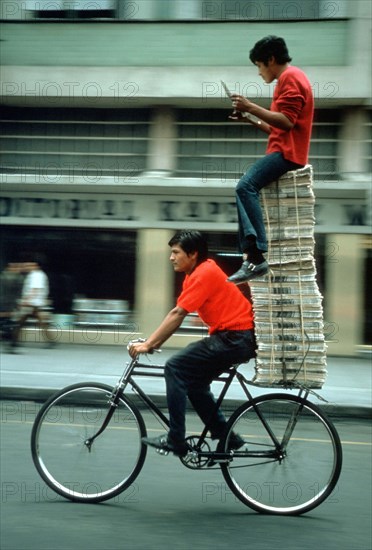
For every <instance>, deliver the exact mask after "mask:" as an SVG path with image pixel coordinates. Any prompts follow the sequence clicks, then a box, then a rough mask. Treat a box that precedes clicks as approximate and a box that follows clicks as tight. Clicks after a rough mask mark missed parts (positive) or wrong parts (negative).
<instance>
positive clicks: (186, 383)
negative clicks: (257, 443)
mask: <svg viewBox="0 0 372 550" xmlns="http://www.w3.org/2000/svg"><path fill="white" fill-rule="evenodd" d="M168 244H169V246H170V247H171V255H170V261H171V262H172V265H173V269H174V271H177V272H181V273H185V274H186V276H185V279H184V282H183V288H182V291H181V294H180V296H179V297H178V299H177V304H176V306H175V307H174V308H173V309H172V310H171V311H170V312H169V313H168V314H167V315H166V317H165V318H164V320H163V321H162V322H161V323H160V325H159V327H158V328H157V329H156V330H155V331H154V332H153V333H152V334H151V336H149V337H148V338H147V340H146V341H144V342H133V343H131V345H130V347H129V353H130V355H131V357H133V358H134V357H137V355H139V354H141V353H151V352H152V351H153V350H155V349H157V348H159V347H160V346H161V345H162V344H163V343H164V342H165V341H166V340H168V338H170V336H171V335H172V334H173V333H174V332H175V331H176V330H177V329H178V327H179V326H180V325H181V324H182V321H183V320H184V318H185V317H186V315H188V314H189V313H192V312H195V311H196V312H197V313H198V315H199V317H200V318H201V319H202V321H203V322H204V323H205V324H206V325H207V326H208V329H209V330H208V332H209V335H208V337H207V338H203V339H201V340H198V341H196V342H193V343H191V344H189V345H188V346H186V347H185V348H184V349H182V350H180V351H178V352H177V353H175V355H173V356H172V357H171V358H170V359H169V360H168V361H167V362H166V364H165V371H164V374H165V381H166V391H167V403H168V410H169V419H170V429H169V432H168V434H166V435H162V436H158V437H155V438H143V442H144V443H145V444H146V445H150V446H152V447H155V448H156V449H160V450H164V451H171V452H173V453H174V454H175V455H177V456H185V455H186V453H187V451H188V446H187V443H186V442H185V436H186V421H185V415H186V400H187V397H188V398H189V400H190V401H191V403H192V405H193V407H194V409H195V411H196V412H197V413H198V415H199V416H200V418H201V420H202V421H203V422H204V423H205V424H207V425H208V426H209V429H210V432H211V437H212V439H220V438H221V437H222V436H223V434H224V430H225V427H226V419H225V417H224V415H223V414H222V412H221V411H217V413H215V414H214V415H213V418H211V415H212V413H213V411H214V410H215V399H214V397H213V394H212V393H211V390H210V384H211V382H212V380H213V379H215V378H217V377H218V376H219V375H220V374H221V373H222V372H224V371H225V370H227V369H228V368H229V367H230V366H231V365H232V364H235V363H243V362H246V361H248V360H249V359H251V358H252V357H255V355H256V352H255V349H256V343H255V336H254V328H253V327H254V321H253V312H252V307H251V304H250V302H249V301H248V300H247V299H246V298H245V297H244V295H243V294H242V293H241V291H240V290H239V289H238V288H237V287H236V286H235V285H232V284H231V283H229V282H227V275H226V274H225V273H224V272H223V271H222V269H220V268H219V267H218V266H217V264H216V263H215V262H214V261H213V260H211V259H208V244H207V241H206V239H205V237H204V236H203V235H202V234H201V233H200V232H199V231H180V232H178V233H176V234H175V235H174V236H173V237H172V239H171V240H170V241H169V243H168ZM242 445H244V441H243V439H242V438H241V437H240V436H239V435H238V434H234V435H233V436H232V437H230V440H229V448H230V449H231V450H236V449H239V448H240V447H241V446H242Z"/></svg>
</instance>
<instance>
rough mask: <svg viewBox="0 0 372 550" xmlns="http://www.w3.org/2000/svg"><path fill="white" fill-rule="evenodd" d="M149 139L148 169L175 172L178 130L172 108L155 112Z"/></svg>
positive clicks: (163, 108) (164, 108)
mask: <svg viewBox="0 0 372 550" xmlns="http://www.w3.org/2000/svg"><path fill="white" fill-rule="evenodd" d="M149 138H150V140H149V152H148V160H147V169H148V170H150V171H152V170H154V171H162V172H164V171H165V172H173V171H174V169H175V168H176V150H177V129H176V124H175V118H174V112H173V110H172V109H171V108H169V107H160V108H158V109H156V110H155V112H154V116H153V119H152V125H151V127H150V136H149Z"/></svg>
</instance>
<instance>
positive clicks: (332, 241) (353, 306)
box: [325, 234, 363, 355]
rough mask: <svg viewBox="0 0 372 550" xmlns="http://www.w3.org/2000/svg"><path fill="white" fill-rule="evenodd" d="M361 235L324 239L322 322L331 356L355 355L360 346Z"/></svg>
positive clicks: (361, 319)
mask: <svg viewBox="0 0 372 550" xmlns="http://www.w3.org/2000/svg"><path fill="white" fill-rule="evenodd" d="M360 239H361V236H360V235H345V234H343V235H327V246H326V253H327V257H326V292H327V295H326V300H325V320H326V323H328V325H327V324H326V329H327V327H328V330H327V332H328V333H329V337H330V342H329V344H328V346H329V347H328V353H329V354H330V355H355V348H356V346H357V345H360V344H361V343H362V329H363V309H362V305H363V303H362V301H363V280H362V276H361V273H362V262H363V254H362V248H361V246H360Z"/></svg>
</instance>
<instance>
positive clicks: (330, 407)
mask: <svg viewBox="0 0 372 550" xmlns="http://www.w3.org/2000/svg"><path fill="white" fill-rule="evenodd" d="M60 389H62V388H55V389H53V388H21V387H2V388H0V399H2V400H9V401H10V400H12V401H36V402H39V403H40V404H42V403H44V402H45V401H46V400H47V399H49V397H50V396H52V395H53V394H54V393H56V392H57V391H59V390H60ZM148 396H149V397H150V398H151V399H152V400H153V401H154V402H155V403H156V404H157V405H158V406H159V407H161V408H164V409H166V408H167V401H166V396H165V395H164V394H151V393H149V394H148ZM128 397H129V398H130V400H131V401H132V402H133V403H134V404H135V405H137V407H138V408H139V409H143V410H146V409H147V410H148V407H147V405H145V404H144V403H143V401H142V400H141V399H140V398H139V397H137V396H136V395H135V394H129V395H128ZM244 402H245V400H244V399H225V401H224V409H225V410H226V411H233V410H235V409H237V407H238V406H239V405H241V404H242V403H244ZM311 402H312V403H314V404H315V405H317V406H318V407H319V408H320V409H321V410H322V411H324V412H325V413H326V414H327V415H328V416H330V417H340V418H356V419H372V408H371V407H363V406H358V405H346V404H338V403H329V402H327V403H324V402H321V401H316V402H313V401H311ZM190 410H193V409H192V408H191V407H190Z"/></svg>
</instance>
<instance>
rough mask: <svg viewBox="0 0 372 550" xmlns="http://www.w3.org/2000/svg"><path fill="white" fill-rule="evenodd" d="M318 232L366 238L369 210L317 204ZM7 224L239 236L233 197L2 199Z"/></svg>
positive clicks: (360, 204) (341, 202)
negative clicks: (193, 229)
mask: <svg viewBox="0 0 372 550" xmlns="http://www.w3.org/2000/svg"><path fill="white" fill-rule="evenodd" d="M315 212H316V224H317V230H318V231H334V232H336V231H342V232H363V231H364V230H365V229H366V228H367V226H368V225H369V220H368V215H367V212H368V210H367V205H366V204H365V203H364V201H363V200H362V199H356V200H353V201H351V200H347V199H320V200H317V203H316V207H315ZM0 216H1V218H2V223H5V224H13V225H16V224H17V225H22V224H29V225H40V224H41V225H54V226H62V225H64V226H76V227H97V225H98V226H99V227H121V228H123V227H128V228H141V227H154V228H156V227H158V228H170V229H173V228H175V227H176V228H178V227H184V226H197V227H200V228H202V229H203V228H204V229H207V228H209V229H217V228H216V224H217V225H218V229H219V230H226V231H229V230H230V231H231V230H232V231H234V230H236V224H237V211H236V205H235V201H234V199H233V198H231V197H219V196H218V197H207V196H195V197H192V198H190V196H180V195H177V196H166V195H160V194H157V195H130V194H128V195H102V194H99V195H98V194H94V195H92V194H89V195H84V194H71V196H69V195H68V194H66V193H62V194H52V193H45V194H43V196H37V195H36V194H23V195H22V196H20V194H18V193H3V194H2V196H0Z"/></svg>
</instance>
